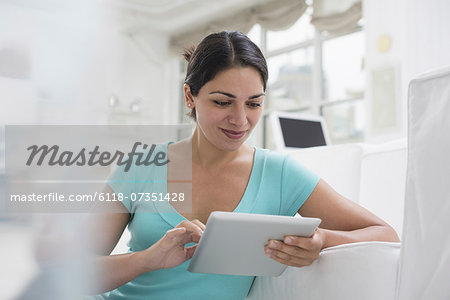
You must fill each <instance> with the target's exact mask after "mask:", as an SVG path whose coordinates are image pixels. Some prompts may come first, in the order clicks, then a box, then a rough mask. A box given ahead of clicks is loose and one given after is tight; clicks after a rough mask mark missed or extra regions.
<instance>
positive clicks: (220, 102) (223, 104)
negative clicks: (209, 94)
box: [214, 100, 230, 106]
mask: <svg viewBox="0 0 450 300" xmlns="http://www.w3.org/2000/svg"><path fill="white" fill-rule="evenodd" d="M214 103H216V104H217V105H220V106H226V105H228V104H230V101H218V100H214Z"/></svg>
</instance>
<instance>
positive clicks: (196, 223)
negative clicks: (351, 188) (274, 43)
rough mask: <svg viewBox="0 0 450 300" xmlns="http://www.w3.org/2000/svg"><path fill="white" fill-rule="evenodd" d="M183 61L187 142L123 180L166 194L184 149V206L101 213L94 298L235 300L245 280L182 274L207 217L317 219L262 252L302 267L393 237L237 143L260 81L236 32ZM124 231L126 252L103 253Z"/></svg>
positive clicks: (247, 45) (121, 188) (258, 98)
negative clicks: (345, 247)
mask: <svg viewBox="0 0 450 300" xmlns="http://www.w3.org/2000/svg"><path fill="white" fill-rule="evenodd" d="M185 58H186V59H187V61H188V68H187V75H186V81H185V85H184V93H185V102H186V105H187V107H188V108H189V109H190V111H191V113H190V114H191V116H192V117H193V118H194V120H196V128H195V131H194V133H193V135H192V137H191V138H190V139H188V140H184V141H181V142H178V143H172V144H168V145H162V146H161V147H162V148H161V149H163V150H164V151H167V155H168V159H169V160H170V163H169V164H168V165H167V166H166V167H165V168H163V169H160V170H159V171H158V172H160V173H158V174H157V175H155V171H149V169H145V170H144V169H141V171H139V170H136V169H137V168H135V170H134V173H133V174H134V175H129V176H134V177H133V178H135V179H136V178H138V179H139V178H140V179H142V178H149V177H151V178H155V177H154V176H161V177H158V178H164V180H167V181H165V182H164V183H162V185H160V184H157V183H156V181H154V182H152V183H151V184H152V186H151V188H150V189H151V190H152V191H154V190H158V189H160V190H162V191H166V192H171V191H176V190H177V187H176V186H175V183H173V180H172V179H174V178H175V177H176V175H175V174H176V173H177V169H176V168H175V166H179V165H181V164H182V163H183V161H184V160H186V156H185V153H190V151H186V150H192V209H190V210H189V211H183V212H181V211H182V210H183V207H181V206H180V202H172V203H170V204H166V206H164V209H167V210H166V211H164V210H161V208H158V205H156V206H155V207H154V211H146V212H147V213H138V212H142V211H143V210H142V209H143V207H142V206H140V204H137V203H132V202H129V201H128V202H127V201H124V202H123V203H116V204H114V205H116V206H117V207H118V208H121V209H123V210H124V212H123V213H121V214H107V215H105V216H104V217H103V218H102V220H100V221H98V222H97V227H96V228H97V229H96V230H99V232H102V240H101V243H99V245H100V246H98V247H99V248H98V249H97V250H98V253H100V254H102V255H103V256H102V257H100V258H98V260H97V261H96V264H97V266H98V267H99V270H102V273H101V274H100V275H99V276H98V278H101V286H102V291H109V290H112V289H116V290H114V291H112V292H111V293H109V295H104V296H105V297H109V298H108V299H122V298H123V299H134V298H136V299H141V298H142V299H143V298H146V297H149V298H153V299H180V298H185V299H194V298H195V299H211V298H215V299H244V298H245V297H246V295H247V293H248V291H249V289H250V286H251V284H252V282H253V279H254V278H253V277H250V276H229V275H213V274H194V273H189V272H188V271H187V269H186V268H187V262H186V261H187V260H189V259H190V258H191V257H192V255H193V253H194V251H195V244H190V243H191V242H194V243H195V242H198V240H199V238H200V236H201V234H202V231H203V230H204V228H205V225H204V224H206V222H207V219H208V216H209V214H210V213H211V212H212V211H215V210H218V211H237V212H251V213H262V214H279V215H291V216H292V215H294V214H295V213H296V212H298V213H299V214H300V215H302V216H305V217H318V218H321V219H322V220H323V221H322V224H321V227H320V228H318V229H317V230H316V232H315V234H313V236H312V237H310V238H302V237H295V236H291V237H285V239H284V240H283V241H270V242H268V245H266V246H265V249H264V250H265V252H266V254H267V255H268V256H269V257H270V258H272V259H274V260H276V261H278V262H280V263H283V264H286V265H289V266H295V267H302V266H306V265H310V264H311V263H312V262H313V261H314V260H315V259H317V258H318V256H319V253H320V250H321V249H323V248H326V247H330V246H335V245H339V244H344V243H352V242H358V241H369V240H372V241H373V240H377V241H393V242H394V241H395V242H396V241H398V240H399V239H398V236H397V234H396V233H395V231H394V230H393V229H392V228H391V227H390V226H389V225H387V224H386V223H385V222H383V221H382V220H380V219H379V218H377V217H376V216H374V215H373V214H371V213H370V212H368V211H367V210H365V209H364V208H362V207H360V206H358V205H357V204H355V203H354V202H352V201H350V200H347V199H345V198H344V197H342V196H341V195H339V194H338V193H336V192H335V191H334V190H333V189H332V188H331V187H330V186H329V185H328V184H327V183H326V182H324V181H323V180H321V179H320V178H319V177H317V176H316V175H315V174H312V173H311V172H310V171H308V170H306V169H305V168H304V167H302V166H301V165H299V164H298V163H297V162H296V161H295V160H293V159H291V158H290V157H289V156H286V155H282V154H277V153H274V152H270V151H267V150H264V149H258V148H256V149H255V148H252V147H250V146H248V145H246V144H245V143H244V142H245V140H246V139H247V138H248V136H249V135H250V133H251V132H252V130H253V129H254V127H255V125H256V124H257V122H258V121H259V119H260V118H261V114H262V111H263V103H264V93H265V89H266V83H267V77H268V75H267V66H266V61H265V59H264V57H263V55H262V53H261V51H260V50H259V48H258V47H257V46H256V45H255V44H254V43H252V42H251V41H250V40H249V39H248V38H247V37H246V36H245V35H243V34H242V33H239V32H220V33H215V34H211V35H209V36H207V37H206V38H205V39H204V40H203V41H202V42H201V43H200V44H199V45H198V47H197V48H196V49H195V50H189V51H186V53H185ZM189 155H190V154H189ZM161 170H162V171H161ZM142 172H144V173H142ZM145 172H147V173H145ZM113 178H114V177H113ZM119 181H120V180H119ZM119 181H117V180H112V181H110V182H109V186H110V187H109V188H108V192H110V193H113V192H116V193H119V192H120V193H124V194H126V193H131V192H136V191H140V190H149V187H148V186H145V184H138V183H136V184H134V185H132V186H131V185H130V184H129V181H128V184H127V185H125V184H121V183H120V182H119ZM118 182H119V183H118ZM124 207H126V209H124ZM147 209H148V208H147ZM127 224H128V226H129V229H130V231H131V235H132V237H131V240H130V242H129V246H130V249H131V251H132V252H131V253H128V254H123V255H114V256H107V255H109V253H110V252H111V250H112V249H113V248H114V246H115V244H116V243H117V241H118V239H119V238H120V236H121V234H122V232H123V230H124V229H125V227H126V226H127Z"/></svg>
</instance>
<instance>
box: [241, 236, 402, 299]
mask: <svg viewBox="0 0 450 300" xmlns="http://www.w3.org/2000/svg"><path fill="white" fill-rule="evenodd" d="M399 255H400V244H398V243H384V242H363V243H354V244H346V245H340V246H336V247H331V248H328V249H325V250H323V251H322V252H321V254H320V257H319V259H318V260H316V261H315V262H314V263H313V264H312V265H311V266H308V267H303V268H293V267H288V268H287V269H286V271H285V272H284V273H283V274H282V275H281V276H279V277H257V278H256V279H255V282H254V283H253V286H252V289H251V291H250V294H249V295H248V297H247V299H248V300H264V299H267V300H269V299H270V300H272V299H283V300H290V299H296V300H298V299H305V300H324V299H333V300H348V299H364V300H380V299H383V300H394V298H395V286H396V282H397V273H398V258H399Z"/></svg>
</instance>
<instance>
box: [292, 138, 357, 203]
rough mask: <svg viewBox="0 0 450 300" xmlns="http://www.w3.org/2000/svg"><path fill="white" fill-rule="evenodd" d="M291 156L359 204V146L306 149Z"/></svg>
mask: <svg viewBox="0 0 450 300" xmlns="http://www.w3.org/2000/svg"><path fill="white" fill-rule="evenodd" d="M290 154H291V155H292V156H293V157H294V158H295V159H296V160H298V161H299V162H300V163H302V164H303V165H304V166H306V167H308V168H309V169H310V170H311V171H313V172H315V173H316V174H318V175H319V176H320V177H321V178H323V179H324V180H325V181H326V182H327V183H328V184H330V185H331V186H332V187H333V188H334V189H335V190H336V191H337V192H338V193H340V194H341V195H343V196H344V197H347V198H348V199H350V200H353V201H355V202H358V200H359V177H360V169H361V156H362V148H361V146H360V145H359V144H347V145H337V146H325V147H313V148H306V149H301V150H296V151H293V152H291V153H290Z"/></svg>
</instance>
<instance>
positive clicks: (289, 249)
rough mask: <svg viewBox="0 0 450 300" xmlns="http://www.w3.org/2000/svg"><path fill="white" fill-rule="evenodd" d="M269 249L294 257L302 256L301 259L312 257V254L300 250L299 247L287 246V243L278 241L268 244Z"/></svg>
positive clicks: (271, 241)
mask: <svg viewBox="0 0 450 300" xmlns="http://www.w3.org/2000/svg"><path fill="white" fill-rule="evenodd" d="M268 247H269V248H270V249H273V250H278V251H282V252H284V253H287V254H289V255H292V256H300V257H302V256H304V257H308V256H311V254H310V253H309V252H310V251H309V250H306V249H303V248H299V247H298V246H291V245H286V244H285V243H283V242H281V241H277V240H270V241H269V243H268Z"/></svg>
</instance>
